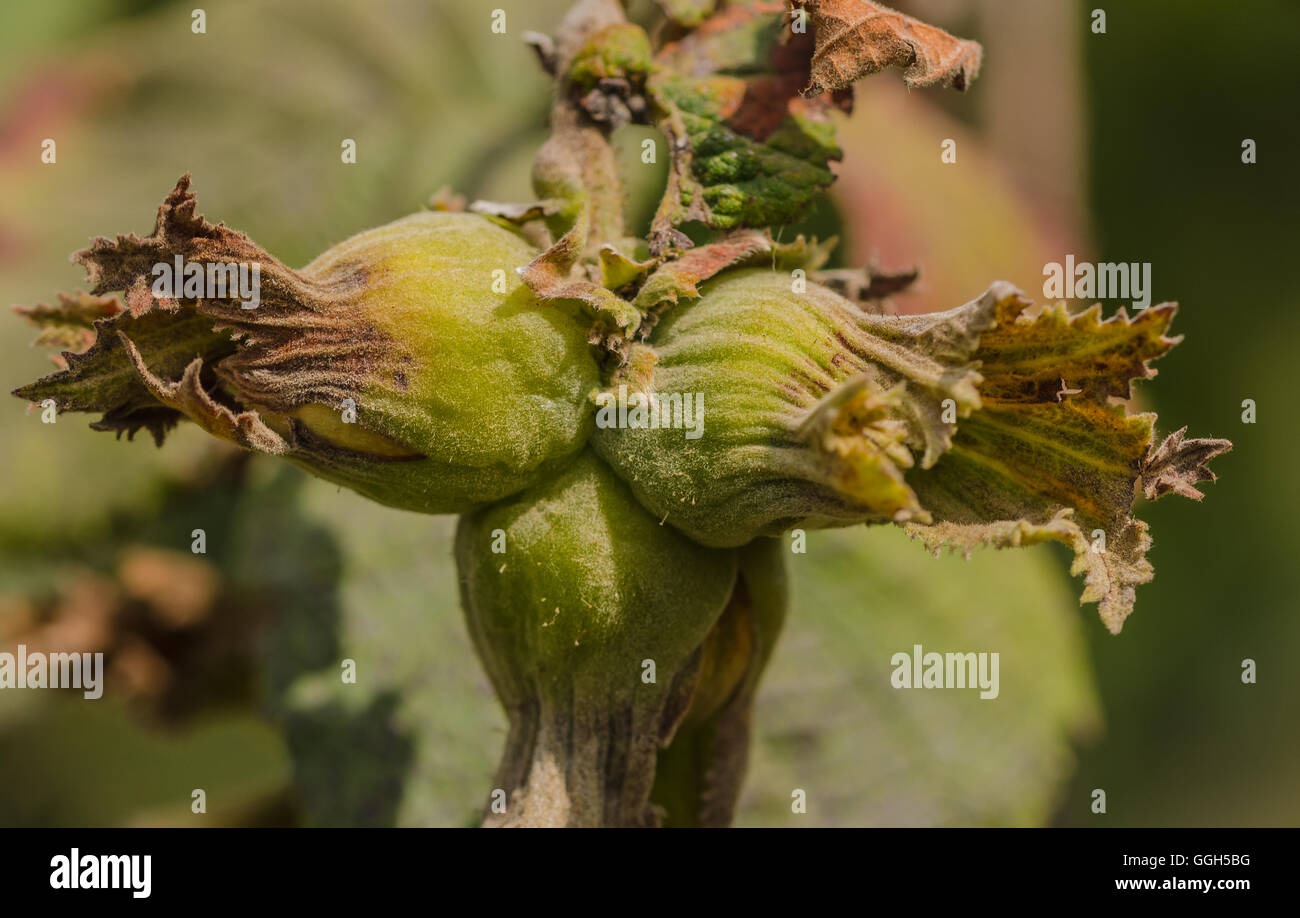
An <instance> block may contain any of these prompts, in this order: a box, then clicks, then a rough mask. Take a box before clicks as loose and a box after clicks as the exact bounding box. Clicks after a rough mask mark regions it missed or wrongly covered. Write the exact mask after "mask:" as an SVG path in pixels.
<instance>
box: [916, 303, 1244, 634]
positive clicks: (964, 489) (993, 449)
mask: <svg viewBox="0 0 1300 918" xmlns="http://www.w3.org/2000/svg"><path fill="white" fill-rule="evenodd" d="M993 290H994V291H996V299H997V311H996V321H995V325H994V327H993V328H992V329H990V330H988V331H987V332H985V333H984V334H983V336H982V337H981V340H980V346H979V349H978V350H977V351H976V354H975V357H976V359H977V360H979V361H980V372H981V374H982V376H983V377H984V380H983V382H982V383H981V385H980V396H981V400H982V402H983V406H982V407H981V409H980V410H979V411H977V412H975V413H973V414H972V415H971V416H970V417H969V418H967V419H965V420H964V421H962V423H961V424H960V425H959V427H958V429H957V433H956V435H955V436H954V437H953V440H952V445H951V448H950V449H948V450H947V452H945V453H944V455H943V456H942V458H941V459H940V460H939V461H938V462H937V463H936V465H935V466H934V467H933V468H932V469H931V470H929V471H928V472H919V471H918V472H916V473H914V474H911V475H909V476H908V481H909V483H910V484H911V485H912V487H913V488H914V489H915V491H916V493H917V495H918V498H919V500H920V503H921V505H922V506H924V507H925V508H926V510H927V511H929V513H930V514H931V516H932V518H933V521H932V522H931V523H928V524H924V523H918V522H915V521H913V522H909V523H907V524H906V526H905V528H906V529H907V531H908V532H909V533H910V534H911V535H912V536H913V537H915V538H918V539H920V540H921V541H923V542H924V543H925V544H926V545H927V546H928V547H929V548H930V549H931V550H933V551H934V552H935V553H936V554H937V553H938V552H939V550H940V549H942V548H944V547H947V548H949V549H951V550H954V551H961V552H962V553H964V554H966V555H969V554H970V552H971V551H972V550H973V549H974V548H975V547H977V546H979V545H993V546H996V547H1000V548H1006V547H1018V546H1024V545H1032V544H1037V543H1039V542H1044V541H1049V540H1055V541H1059V542H1062V543H1064V544H1066V545H1068V546H1069V547H1070V548H1071V549H1072V550H1073V551H1074V562H1073V564H1072V566H1071V573H1072V574H1074V575H1083V577H1084V589H1083V594H1082V597H1081V599H1080V601H1081V602H1097V603H1100V607H1099V612H1100V614H1101V619H1102V621H1103V622H1104V623H1105V625H1106V627H1107V628H1108V629H1109V630H1110V631H1111V632H1112V633H1115V634H1117V633H1119V631H1120V629H1121V628H1122V626H1123V623H1124V620H1125V619H1126V618H1127V617H1128V615H1129V614H1130V613H1131V612H1132V611H1133V604H1134V599H1135V588H1136V587H1137V586H1138V585H1139V584H1143V583H1147V582H1149V581H1150V580H1151V579H1152V576H1153V568H1152V566H1151V564H1150V562H1149V561H1147V559H1146V552H1147V550H1148V549H1149V548H1150V547H1151V536H1150V534H1149V532H1148V529H1147V525H1146V524H1145V523H1143V522H1142V521H1140V520H1137V519H1134V518H1133V515H1132V510H1133V504H1134V500H1135V498H1136V495H1137V494H1138V493H1139V492H1142V493H1145V494H1146V495H1147V496H1148V497H1158V496H1160V495H1161V494H1165V493H1170V492H1175V493H1182V494H1184V495H1186V496H1189V497H1193V498H1195V499H1199V497H1200V496H1201V494H1200V492H1199V491H1197V490H1196V489H1195V488H1194V487H1193V485H1194V484H1195V483H1196V482H1198V481H1204V480H1210V481H1212V480H1214V475H1213V473H1212V472H1210V471H1209V470H1208V469H1206V468H1205V467H1204V465H1205V463H1206V462H1208V461H1209V460H1210V459H1212V458H1213V457H1214V456H1216V455H1219V454H1220V453H1223V452H1226V451H1227V450H1228V449H1230V448H1231V444H1230V443H1229V442H1228V441H1227V440H1209V439H1198V440H1185V439H1183V431H1182V430H1180V431H1178V432H1176V433H1174V434H1172V435H1170V436H1169V437H1167V438H1166V439H1165V440H1164V441H1163V442H1162V443H1161V444H1160V445H1159V446H1156V445H1155V440H1154V431H1155V420H1156V417H1155V415H1154V414H1149V413H1142V414H1129V413H1128V411H1127V409H1126V407H1125V406H1124V405H1123V404H1117V403H1115V401H1114V400H1115V399H1126V398H1128V397H1130V395H1131V392H1130V385H1131V382H1132V381H1133V380H1135V379H1146V378H1150V377H1151V376H1154V375H1155V370H1153V369H1152V368H1151V367H1150V366H1149V362H1150V361H1151V360H1154V359H1155V358H1158V357H1160V356H1162V355H1164V354H1165V353H1167V352H1168V351H1169V350H1170V348H1172V347H1173V346H1174V345H1175V344H1177V343H1178V340H1179V339H1177V338H1170V337H1167V336H1166V335H1165V332H1166V331H1167V330H1168V328H1169V324H1170V322H1171V321H1172V319H1173V316H1174V313H1175V312H1176V309H1177V307H1176V305H1175V304H1172V303H1166V304H1162V305H1159V306H1155V307H1152V308H1150V309H1147V310H1145V311H1144V312H1142V313H1141V314H1139V315H1138V316H1137V317H1136V318H1133V319H1130V318H1129V317H1128V315H1127V314H1126V313H1125V312H1124V311H1123V310H1122V309H1121V310H1120V311H1119V313H1118V314H1117V315H1115V316H1113V317H1112V318H1110V319H1107V320H1105V321H1103V320H1102V319H1101V307H1100V306H1094V307H1092V308H1091V309H1088V310H1086V311H1084V312H1081V313H1079V314H1077V315H1073V316H1072V315H1070V314H1069V313H1068V312H1067V311H1066V309H1065V307H1064V306H1063V305H1059V304H1058V305H1056V306H1053V307H1050V308H1048V309H1045V310H1043V311H1042V312H1040V313H1038V314H1036V315H1034V314H1031V313H1030V312H1028V311H1027V308H1028V307H1029V306H1030V303H1029V301H1028V300H1027V299H1025V298H1024V297H1023V296H1022V295H1021V294H1019V292H1018V291H1015V290H1014V288H1012V287H1010V285H1006V284H999V285H995V287H994V288H993Z"/></svg>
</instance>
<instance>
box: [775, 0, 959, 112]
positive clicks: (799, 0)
mask: <svg viewBox="0 0 1300 918" xmlns="http://www.w3.org/2000/svg"><path fill="white" fill-rule="evenodd" d="M796 5H797V6H799V7H801V8H802V9H804V10H806V11H807V12H808V15H809V16H810V17H811V19H812V25H813V29H814V31H815V32H816V36H817V45H816V50H815V51H814V52H813V59H812V78H811V80H810V81H809V83H808V86H807V88H806V89H805V90H804V94H805V95H808V96H816V95H820V94H821V93H824V92H828V91H832V90H836V89H844V88H845V87H848V86H851V85H852V84H853V83H854V82H856V81H857V80H860V79H862V78H863V77H865V76H870V75H871V74H873V73H878V72H880V71H881V70H883V69H885V68H886V67H900V68H903V71H904V73H903V81H904V82H905V83H906V84H907V85H908V86H909V87H916V86H934V85H941V86H951V87H953V88H954V89H957V90H959V91H960V90H964V89H965V88H966V87H967V86H969V85H970V82H971V80H973V79H975V76H976V74H978V73H979V67H980V55H981V49H980V46H979V44H978V43H976V42H973V41H963V40H962V39H959V38H954V37H953V36H951V35H949V34H948V33H947V32H945V31H943V30H942V29H938V28H935V27H934V26H930V25H926V24H925V23H923V22H919V21H917V20H915V19H912V18H911V17H909V16H904V15H903V14H902V13H898V12H895V11H894V10H891V9H889V8H888V7H885V6H881V5H880V4H878V3H873V2H871V0H796Z"/></svg>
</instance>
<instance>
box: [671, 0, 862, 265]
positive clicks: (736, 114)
mask: <svg viewBox="0 0 1300 918" xmlns="http://www.w3.org/2000/svg"><path fill="white" fill-rule="evenodd" d="M785 11H786V8H785V5H784V4H783V3H776V2H765V0H759V2H754V3H748V4H743V5H729V6H727V7H726V8H724V9H723V10H722V11H721V12H719V13H718V14H717V15H715V16H713V17H711V18H710V19H709V20H708V21H706V22H705V23H704V24H703V25H701V26H700V27H699V28H698V29H696V30H694V31H693V32H690V33H689V34H688V35H686V36H685V37H684V38H682V39H681V40H679V41H676V42H671V43H669V44H668V45H665V46H664V47H663V48H662V49H660V51H659V53H658V54H657V55H656V58H655V64H656V68H655V72H654V73H653V74H652V75H651V77H650V79H649V81H648V83H647V92H648V93H649V94H650V96H651V98H652V100H653V102H654V105H655V113H656V118H655V120H656V123H657V125H658V126H659V128H660V129H661V130H662V131H663V132H664V134H665V135H666V137H667V139H668V146H669V153H670V156H671V163H670V168H669V177H668V185H667V188H666V190H665V193H664V198H663V201H662V203H661V204H660V207H659V210H658V212H657V213H656V215H655V219H654V223H653V225H652V229H651V237H650V246H651V250H652V251H655V252H661V251H665V250H667V249H669V248H673V247H678V248H686V247H689V246H690V244H691V243H690V240H689V239H688V238H686V237H685V235H684V234H683V233H681V232H680V231H679V230H677V229H676V227H678V226H679V225H681V224H683V223H689V222H692V221H698V222H702V223H705V224H707V225H708V226H711V227H714V228H716V229H737V228H742V227H767V226H776V225H781V224H786V223H791V222H793V221H795V220H797V219H798V218H799V217H800V216H801V215H802V214H803V212H804V210H805V209H806V208H807V206H808V205H809V204H810V203H811V202H812V201H813V199H814V198H815V196H816V195H817V193H818V192H820V191H821V190H822V189H824V188H826V187H828V186H829V185H830V184H831V182H833V181H834V175H833V174H832V172H831V171H830V166H829V163H830V161H831V160H833V159H838V158H839V156H840V150H839V147H837V146H836V145H835V130H834V125H833V124H832V123H831V121H830V118H829V110H830V109H831V108H832V107H833V106H835V105H840V106H841V107H847V105H848V97H847V96H843V97H838V98H832V97H830V96H826V97H824V98H821V97H819V98H811V99H810V98H803V97H801V96H800V90H801V89H802V88H803V87H804V86H805V85H806V83H807V80H808V63H809V61H810V60H811V55H812V42H811V36H810V35H807V34H806V33H805V34H796V33H791V32H789V31H788V28H787V24H786V16H785Z"/></svg>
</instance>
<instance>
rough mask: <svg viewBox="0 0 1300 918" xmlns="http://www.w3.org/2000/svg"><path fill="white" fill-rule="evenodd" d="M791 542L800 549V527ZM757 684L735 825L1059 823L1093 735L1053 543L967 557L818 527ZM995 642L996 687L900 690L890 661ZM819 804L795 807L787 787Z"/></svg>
mask: <svg viewBox="0 0 1300 918" xmlns="http://www.w3.org/2000/svg"><path fill="white" fill-rule="evenodd" d="M783 541H784V542H785V543H786V544H785V546H784V549H785V550H786V551H787V552H788V551H789V537H788V536H787V537H785V538H784V539H783ZM789 559H790V567H791V575H792V581H793V582H792V586H791V590H792V595H793V604H794V608H793V609H792V611H791V613H790V617H789V620H788V622H787V623H786V627H785V632H784V633H783V634H782V636H781V643H780V644H779V645H778V647H777V650H776V653H775V654H774V655H773V658H772V662H771V664H770V666H769V667H768V671H767V673H766V674H765V676H764V677H763V684H762V685H761V686H760V688H759V692H758V703H757V709H756V712H755V720H754V723H755V734H756V745H755V749H754V754H753V757H752V762H751V766H750V773H749V777H748V780H747V784H746V792H745V795H744V797H743V799H742V805H741V808H740V813H739V817H738V819H737V824H738V825H740V826H804V825H815V826H1036V825H1044V824H1046V823H1048V822H1049V821H1050V820H1051V818H1052V814H1053V812H1054V811H1055V810H1056V808H1057V806H1058V805H1059V802H1060V799H1061V795H1062V793H1063V791H1064V788H1065V784H1066V781H1067V780H1068V779H1069V777H1070V775H1071V773H1072V772H1073V770H1074V767H1075V761H1076V757H1075V745H1076V744H1077V743H1078V742H1080V741H1081V740H1084V739H1086V738H1088V737H1089V736H1091V735H1093V734H1095V732H1096V730H1097V727H1098V726H1099V723H1098V721H1099V714H1098V703H1097V699H1096V694H1095V689H1094V687H1093V679H1092V675H1091V673H1090V670H1089V666H1088V661H1087V650H1086V646H1085V644H1084V642H1083V639H1082V628H1081V623H1080V620H1079V617H1078V616H1077V615H1075V614H1073V610H1072V609H1071V608H1070V606H1071V603H1070V599H1069V593H1068V591H1067V589H1066V588H1065V587H1064V585H1063V584H1062V583H1061V581H1060V579H1059V575H1058V574H1057V573H1056V571H1055V570H1054V568H1055V564H1054V559H1053V558H1051V557H1050V555H1049V554H1048V553H1046V552H1035V553H1016V554H1008V553H997V554H993V553H987V554H982V555H979V556H977V557H975V558H973V559H972V560H971V561H969V562H962V561H961V560H959V559H957V558H954V557H943V558H941V559H938V560H934V559H931V558H930V557H928V556H927V555H925V554H923V553H921V552H917V551H916V550H915V547H914V546H912V545H909V544H908V543H907V540H906V539H904V538H902V534H901V533H899V532H897V531H896V530H894V529H892V528H885V527H879V528H873V529H861V528H858V529H847V530H831V531H823V532H814V533H809V535H808V541H807V553H806V554H790V555H789ZM915 644H921V645H922V646H923V648H924V650H925V651H927V652H929V651H936V652H939V653H946V652H970V653H976V652H980V651H985V652H997V653H998V654H999V682H1000V685H999V694H998V697H997V698H996V699H988V700H981V699H980V698H979V697H978V694H979V693H978V692H977V691H968V690H960V689H958V690H935V689H931V690H923V689H895V688H893V687H892V686H891V684H890V675H891V671H892V667H891V663H890V659H891V656H892V655H893V654H895V653H898V652H903V653H907V654H909V655H910V654H911V652H912V647H913V645H915ZM796 788H799V789H802V790H804V791H805V792H806V794H807V804H808V812H807V813H806V814H803V815H801V814H795V813H792V812H791V792H792V791H793V790H794V789H796Z"/></svg>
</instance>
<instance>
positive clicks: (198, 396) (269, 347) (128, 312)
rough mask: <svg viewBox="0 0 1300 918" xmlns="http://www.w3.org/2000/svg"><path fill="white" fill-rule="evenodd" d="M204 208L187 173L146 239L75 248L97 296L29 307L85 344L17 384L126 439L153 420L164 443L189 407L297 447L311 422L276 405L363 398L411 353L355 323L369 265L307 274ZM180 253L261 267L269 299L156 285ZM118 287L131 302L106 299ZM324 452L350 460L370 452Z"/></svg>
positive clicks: (318, 447) (51, 327) (260, 442)
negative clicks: (374, 380)
mask: <svg viewBox="0 0 1300 918" xmlns="http://www.w3.org/2000/svg"><path fill="white" fill-rule="evenodd" d="M196 206H197V200H196V198H195V195H194V193H193V192H192V191H191V190H190V176H189V175H188V174H187V175H183V176H181V178H180V179H179V180H178V181H177V183H176V186H175V188H173V189H172V191H171V192H170V193H169V194H168V195H167V197H166V198H165V199H164V200H163V202H162V204H161V205H160V206H159V208H158V214H157V218H156V220H155V223H154V229H153V232H152V233H150V234H149V235H148V236H137V235H134V234H130V235H121V236H118V237H117V238H116V239H108V238H103V237H100V238H97V239H95V240H93V241H92V243H91V245H90V246H89V247H88V248H86V249H83V250H81V251H79V252H77V253H75V254H74V255H73V256H72V260H73V261H74V262H76V263H78V264H81V265H82V266H84V267H85V269H86V273H87V284H88V285H89V288H90V291H89V293H79V294H77V295H75V296H68V295H66V294H60V296H59V303H58V305H57V306H49V305H46V304H38V305H37V306H34V307H29V308H24V307H19V308H17V310H16V311H17V312H18V313H19V314H20V315H23V316H24V317H26V318H27V319H29V320H30V321H32V322H33V323H34V324H36V325H38V326H39V327H40V328H41V329H42V331H41V335H40V337H38V339H37V343H38V344H45V345H54V346H67V347H69V348H73V349H75V350H73V349H70V350H65V351H64V352H63V354H62V355H61V357H59V358H56V362H57V363H59V364H60V365H61V366H62V367H63V370H62V371H61V372H58V373H54V374H52V375H50V376H47V377H45V378H43V379H40V380H38V381H36V382H34V383H32V384H30V385H27V386H24V387H22V388H19V389H17V390H15V391H14V394H15V395H17V396H19V397H21V398H26V399H28V400H30V401H33V402H40V401H42V400H44V399H47V398H49V399H53V400H54V402H55V405H56V406H57V408H58V410H59V411H88V412H99V413H100V414H101V418H100V419H99V420H98V421H96V422H94V423H93V424H91V427H92V428H93V429H96V430H109V431H113V432H115V433H117V434H118V435H119V436H121V435H122V434H123V433H125V434H126V435H127V436H128V438H133V437H134V435H135V434H136V433H137V432H138V431H140V430H142V429H144V430H148V431H149V433H150V434H151V435H152V436H153V438H154V440H155V442H157V443H158V444H159V445H161V444H162V442H163V439H164V437H165V436H166V435H167V433H168V432H169V431H170V430H171V429H172V428H173V427H174V426H175V425H176V424H177V422H178V421H180V420H181V419H182V418H188V419H190V420H192V421H194V422H195V423H196V424H198V425H199V426H200V427H202V428H203V429H204V430H206V431H208V432H209V433H212V434H215V435H217V436H220V437H223V438H225V439H227V440H230V441H231V442H234V443H236V444H238V445H240V446H243V447H245V448H248V449H255V450H259V451H262V452H268V453H272V454H275V455H284V456H289V457H290V458H292V456H293V454H295V453H297V452H298V451H299V449H300V446H299V442H298V441H299V438H300V435H301V434H302V433H303V430H302V428H301V425H299V424H298V423H297V422H296V421H294V420H292V419H291V418H282V419H281V420H280V421H279V422H278V423H277V424H276V425H275V426H274V428H273V427H272V426H268V424H267V420H266V418H265V417H264V416H263V414H264V412H270V413H272V414H274V415H287V414H289V413H290V412H292V411H293V410H294V409H296V408H298V407H300V406H302V405H307V404H312V403H324V404H339V403H341V402H342V401H343V400H344V399H346V398H353V399H358V398H359V397H360V393H361V391H362V388H363V386H364V384H365V380H366V378H367V376H368V374H373V373H375V372H382V371H384V370H388V371H396V370H398V369H401V368H402V365H403V364H404V363H405V362H407V361H408V360H409V357H407V356H405V355H404V354H403V353H402V352H401V349H400V348H398V347H396V346H395V342H391V341H388V340H386V339H383V338H382V337H380V336H378V333H377V332H375V330H374V329H373V328H368V327H364V326H363V324H362V323H360V322H358V321H357V316H358V315H359V310H357V309H355V308H353V306H352V303H353V300H354V298H355V297H356V295H358V294H359V293H360V291H361V290H362V289H363V288H364V286H365V283H366V274H365V269H364V268H363V267H362V266H360V265H346V266H343V267H342V268H341V269H339V270H336V271H334V272H333V273H332V274H331V275H330V276H329V277H327V278H319V279H311V278H308V277H306V276H304V275H303V274H301V273H299V272H296V271H293V270H292V269H290V268H288V267H287V266H285V265H284V264H282V263H281V262H279V261H278V260H277V259H275V258H274V257H273V256H272V255H270V254H269V253H268V252H267V251H266V250H265V249H263V248H261V247H260V246H258V245H257V244H256V243H254V242H253V241H252V240H250V239H249V238H248V237H247V236H246V235H244V234H243V233H240V232H238V231H237V230H234V229H231V228H229V227H227V226H225V225H224V224H212V223H210V222H208V221H207V220H206V219H205V218H204V217H203V216H202V215H201V214H198V213H197V212H196ZM176 256H180V257H181V258H182V259H183V261H184V263H185V264H187V265H188V264H199V265H203V266H207V265H209V264H231V263H248V264H254V263H255V264H257V265H258V266H259V271H260V285H259V286H260V304H259V305H258V306H257V308H256V309H244V308H242V306H241V304H240V302H239V300H238V299H237V298H236V296H235V295H234V293H233V292H232V295H231V296H229V297H227V298H225V299H217V298H207V297H204V298H196V299H186V298H183V297H167V296H162V295H155V294H154V292H153V283H152V282H153V277H154V275H153V268H154V265H156V264H158V263H168V264H169V263H172V261H173V259H174V258H175V257H176ZM119 291H120V292H121V293H122V294H123V299H124V301H125V307H123V306H122V305H121V304H119V303H118V301H117V300H116V299H115V298H113V297H106V296H102V294H108V293H114V292H119ZM257 409H262V410H261V411H259V410H257ZM322 448H323V447H322V444H320V443H313V444H312V445H311V450H310V452H311V453H312V455H313V456H314V457H315V458H317V459H319V458H321V456H320V454H321V451H322ZM326 451H327V452H330V453H331V456H330V457H326V458H333V459H337V460H340V461H344V460H348V459H349V458H357V457H359V456H360V454H353V453H351V451H348V450H341V449H332V448H326ZM405 458H418V457H416V456H415V454H414V453H411V454H410V455H409V456H406V457H405Z"/></svg>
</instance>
